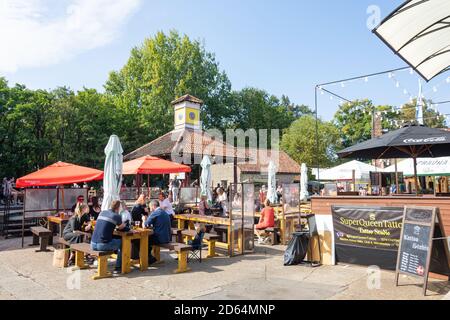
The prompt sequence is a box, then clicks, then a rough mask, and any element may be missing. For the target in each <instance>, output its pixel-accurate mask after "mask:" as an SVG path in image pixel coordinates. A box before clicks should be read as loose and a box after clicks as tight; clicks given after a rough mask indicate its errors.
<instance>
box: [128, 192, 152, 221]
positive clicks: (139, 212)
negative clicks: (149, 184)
mask: <svg viewBox="0 0 450 320" xmlns="http://www.w3.org/2000/svg"><path fill="white" fill-rule="evenodd" d="M143 216H148V209H147V206H146V204H145V195H143V194H141V195H140V196H139V198H138V199H137V200H136V203H135V205H134V207H133V209H132V210H131V217H132V218H133V221H141V220H142V217H143Z"/></svg>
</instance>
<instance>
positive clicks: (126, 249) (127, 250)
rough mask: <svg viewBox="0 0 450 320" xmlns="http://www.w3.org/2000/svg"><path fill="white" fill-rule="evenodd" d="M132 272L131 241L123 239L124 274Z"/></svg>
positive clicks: (126, 238)
mask: <svg viewBox="0 0 450 320" xmlns="http://www.w3.org/2000/svg"><path fill="white" fill-rule="evenodd" d="M130 272H131V239H130V238H128V237H122V274H127V273H130Z"/></svg>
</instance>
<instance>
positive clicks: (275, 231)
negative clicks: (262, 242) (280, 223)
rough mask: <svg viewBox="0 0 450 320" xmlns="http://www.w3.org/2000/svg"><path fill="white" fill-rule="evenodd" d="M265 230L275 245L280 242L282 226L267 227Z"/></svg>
mask: <svg viewBox="0 0 450 320" xmlns="http://www.w3.org/2000/svg"><path fill="white" fill-rule="evenodd" d="M264 231H265V232H266V233H268V234H269V238H270V242H271V243H272V245H273V246H275V245H277V244H279V241H278V232H280V228H267V229H266V230H264Z"/></svg>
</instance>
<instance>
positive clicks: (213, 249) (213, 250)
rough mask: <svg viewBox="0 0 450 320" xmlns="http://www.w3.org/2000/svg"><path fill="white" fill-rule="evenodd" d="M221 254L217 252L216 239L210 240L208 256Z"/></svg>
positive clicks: (212, 256)
mask: <svg viewBox="0 0 450 320" xmlns="http://www.w3.org/2000/svg"><path fill="white" fill-rule="evenodd" d="M218 256H219V255H218V254H217V253H216V240H209V241H208V256H207V258H214V257H218Z"/></svg>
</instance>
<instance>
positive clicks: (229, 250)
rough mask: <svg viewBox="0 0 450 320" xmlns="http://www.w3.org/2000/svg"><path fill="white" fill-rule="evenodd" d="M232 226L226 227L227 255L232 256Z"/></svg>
mask: <svg viewBox="0 0 450 320" xmlns="http://www.w3.org/2000/svg"><path fill="white" fill-rule="evenodd" d="M231 228H232V226H228V228H227V234H228V236H227V243H228V255H229V256H230V257H232V256H233V232H232V231H231Z"/></svg>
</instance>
